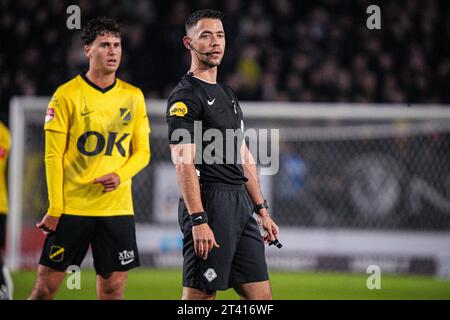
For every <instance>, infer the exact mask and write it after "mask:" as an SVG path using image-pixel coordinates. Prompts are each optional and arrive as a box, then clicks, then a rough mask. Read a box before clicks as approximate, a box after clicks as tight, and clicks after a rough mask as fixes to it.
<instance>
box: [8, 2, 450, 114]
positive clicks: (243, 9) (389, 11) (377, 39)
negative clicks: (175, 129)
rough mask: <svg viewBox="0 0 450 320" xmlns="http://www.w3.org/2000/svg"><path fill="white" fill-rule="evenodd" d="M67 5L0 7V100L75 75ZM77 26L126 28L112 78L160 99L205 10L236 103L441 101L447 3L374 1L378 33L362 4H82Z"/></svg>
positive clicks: (449, 22) (75, 39)
mask: <svg viewBox="0 0 450 320" xmlns="http://www.w3.org/2000/svg"><path fill="white" fill-rule="evenodd" d="M71 4H73V2H72V1H68V0H52V1H44V0H14V1H13V0H3V1H2V2H1V4H0V7H1V11H0V27H1V30H2V32H1V43H2V51H1V52H0V103H1V105H2V110H3V112H4V113H5V110H6V109H5V106H6V107H7V106H8V104H9V99H10V98H11V96H13V95H50V94H51V93H52V92H53V91H54V90H55V88H56V85H57V84H60V83H62V82H64V81H65V80H68V79H70V78H71V77H73V76H74V75H75V74H76V73H79V72H81V71H82V70H83V69H84V68H85V65H86V64H85V59H84V56H83V51H82V48H81V46H80V42H79V31H77V30H68V29H67V28H66V19H67V17H68V15H67V14H66V8H67V6H69V5H71ZM76 4H77V5H79V6H80V8H81V15H82V23H85V22H86V21H87V20H88V19H90V18H92V17H94V16H99V15H107V16H113V17H115V18H117V19H118V20H119V21H120V22H121V23H123V24H124V25H125V30H126V34H125V37H124V56H123V57H124V61H123V66H122V68H121V69H120V70H121V73H119V76H120V77H122V78H123V79H124V80H125V81H127V80H128V81H131V82H133V83H135V84H136V85H138V86H140V87H141V88H142V89H143V91H144V93H145V94H146V96H149V97H152V98H161V99H164V98H166V97H167V94H168V90H170V88H171V87H172V86H173V84H174V83H176V82H177V81H178V79H179V78H180V77H181V76H182V74H184V73H185V72H186V71H187V70H188V63H189V55H188V52H187V50H186V49H185V48H184V47H183V45H182V37H183V35H184V21H185V19H186V17H187V16H188V15H189V13H190V12H192V11H194V10H197V9H200V8H205V7H211V8H217V9H221V10H223V11H224V13H225V18H224V24H225V31H226V35H227V54H226V55H225V59H224V61H223V63H222V66H221V67H220V68H221V69H222V71H221V73H220V74H221V75H222V78H223V80H225V81H227V82H229V84H230V85H231V86H233V87H234V89H235V90H236V91H237V94H238V96H239V97H241V99H243V100H245V99H251V100H280V101H285V100H289V101H305V102H306V101H314V102H375V103H389V102H391V103H392V102H393V103H402V104H406V103H441V104H448V103H450V93H449V92H450V91H449V90H448V85H449V84H450V58H449V57H450V47H449V46H448V43H449V41H450V4H449V3H448V2H447V1H444V0H442V1H433V0H399V1H390V2H387V1H386V2H384V1H383V2H381V3H380V7H381V15H382V29H381V30H368V29H367V28H366V19H367V17H368V15H367V14H366V8H367V6H368V5H370V4H371V2H370V1H368V0H362V1H357V2H356V1H352V2H350V1H338V0H321V1H313V0H307V1H301V2H300V1H294V0H280V1H269V0H265V1H243V0H228V1H225V0H221V1H219V0H217V1H214V0H197V1H188V0H177V1H147V0H134V1H126V0H121V1H112V0H101V1H96V2H93V1H87V0H80V1H78V2H77V3H76Z"/></svg>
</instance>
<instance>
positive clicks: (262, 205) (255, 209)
mask: <svg viewBox="0 0 450 320" xmlns="http://www.w3.org/2000/svg"><path fill="white" fill-rule="evenodd" d="M263 208H266V209H269V204H268V203H267V201H266V200H264V202H263V203H260V204H257V205H255V206H254V207H253V212H254V213H259V210H261V209H263Z"/></svg>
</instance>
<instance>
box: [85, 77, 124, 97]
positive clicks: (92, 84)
mask: <svg viewBox="0 0 450 320" xmlns="http://www.w3.org/2000/svg"><path fill="white" fill-rule="evenodd" d="M80 76H81V77H82V78H83V80H84V81H86V83H87V84H88V85H90V86H91V87H92V88H94V89H96V90H98V91H100V92H101V93H107V92H108V91H109V90H111V89H112V88H114V86H115V85H116V82H117V78H114V82H113V84H112V85H110V86H107V87H106V88H100V87H99V86H98V85H96V84H95V83H93V82H92V81H91V80H89V79H88V77H86V73H81V74H80Z"/></svg>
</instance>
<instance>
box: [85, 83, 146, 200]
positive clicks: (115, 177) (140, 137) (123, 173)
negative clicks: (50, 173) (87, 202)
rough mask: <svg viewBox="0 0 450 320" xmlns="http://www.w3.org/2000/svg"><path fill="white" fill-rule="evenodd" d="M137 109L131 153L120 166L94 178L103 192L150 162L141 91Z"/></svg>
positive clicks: (116, 186)
mask: <svg viewBox="0 0 450 320" xmlns="http://www.w3.org/2000/svg"><path fill="white" fill-rule="evenodd" d="M137 110H138V111H137V114H136V117H137V120H136V125H135V127H134V129H133V134H132V137H131V146H132V148H133V154H132V155H131V156H130V157H129V158H128V160H127V161H126V162H125V164H124V165H123V166H122V167H120V168H119V169H117V170H116V171H114V172H111V173H109V174H106V175H104V176H102V177H99V178H97V179H95V180H94V183H101V184H102V185H103V187H104V190H103V192H110V191H113V190H115V189H117V188H118V187H119V185H120V184H121V183H123V182H125V181H127V180H128V179H131V178H132V177H134V176H135V175H136V174H138V173H139V172H140V171H141V170H142V169H144V168H145V167H146V166H147V165H148V163H149V162H150V138H149V133H150V126H149V124H148V118H147V110H146V107H145V100H144V95H143V94H142V92H140V94H139V99H138V106H137Z"/></svg>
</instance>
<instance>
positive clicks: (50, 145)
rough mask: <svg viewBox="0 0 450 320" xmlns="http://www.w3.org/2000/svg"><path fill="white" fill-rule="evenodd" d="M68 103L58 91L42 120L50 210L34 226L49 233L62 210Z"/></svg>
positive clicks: (59, 89)
mask: <svg viewBox="0 0 450 320" xmlns="http://www.w3.org/2000/svg"><path fill="white" fill-rule="evenodd" d="M69 109H70V103H69V101H68V99H67V98H66V96H65V94H64V93H63V92H62V90H61V88H58V89H57V90H56V92H55V93H54V95H53V97H52V99H51V101H50V103H49V105H48V108H47V114H46V117H45V126H44V129H45V172H46V179H47V190H48V200H49V208H48V210H47V213H46V214H45V216H44V217H43V218H42V220H41V221H40V222H39V223H37V224H36V226H37V227H38V228H40V229H42V230H43V231H44V233H48V232H51V231H55V230H56V227H57V225H58V222H59V218H60V217H61V215H62V213H63V211H64V194H63V185H64V184H63V179H64V167H63V157H64V153H65V150H66V145H67V135H68V132H69V127H70V124H69V122H70V121H69V118H70V111H69Z"/></svg>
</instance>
